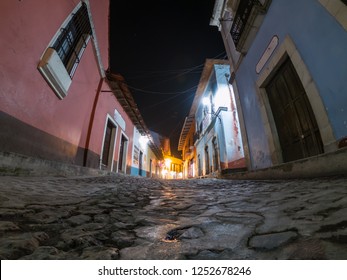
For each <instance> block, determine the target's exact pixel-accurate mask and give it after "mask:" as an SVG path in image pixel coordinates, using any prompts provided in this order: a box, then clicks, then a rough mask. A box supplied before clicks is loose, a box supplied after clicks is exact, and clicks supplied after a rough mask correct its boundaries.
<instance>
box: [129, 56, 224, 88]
mask: <svg viewBox="0 0 347 280" xmlns="http://www.w3.org/2000/svg"><path fill="white" fill-rule="evenodd" d="M221 57H223V58H224V57H225V52H224V51H223V52H221V53H220V54H218V55H216V56H215V57H213V59H218V58H221ZM204 65H205V63H202V64H199V65H197V66H193V67H190V68H186V69H181V70H183V71H182V72H179V74H175V76H173V77H170V78H168V79H166V80H161V81H159V82H156V83H152V84H150V85H148V86H146V87H145V88H143V89H141V88H137V87H134V86H132V85H129V84H127V85H128V87H129V88H130V89H133V90H135V91H137V92H143V93H148V94H163V95H166V94H173V95H174V94H176V95H177V94H181V93H185V92H188V91H190V90H191V88H190V89H187V90H184V91H181V92H158V91H150V90H146V88H149V87H152V86H154V85H158V84H162V83H165V82H168V81H171V80H174V79H177V78H179V77H181V76H184V75H187V74H191V73H192V72H193V71H196V70H199V71H197V72H194V74H198V73H201V71H202V69H203V67H204ZM153 71H155V70H153ZM167 71H174V70H167ZM177 71H180V70H177ZM155 72H158V73H162V72H165V71H155ZM129 80H132V78H131V77H130V78H129Z"/></svg>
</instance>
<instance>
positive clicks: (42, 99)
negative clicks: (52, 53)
mask: <svg viewBox="0 0 347 280" xmlns="http://www.w3.org/2000/svg"><path fill="white" fill-rule="evenodd" d="M79 2H80V1H77V0H60V1H56V0H32V1H13V0H1V1H0V38H1V40H0V49H1V56H0V109H1V111H2V112H3V113H1V114H2V115H1V116H2V118H3V119H0V123H1V122H2V124H3V123H4V122H5V121H6V120H7V119H11V121H12V122H13V123H15V124H16V129H18V138H22V139H24V138H25V137H26V135H21V134H20V133H21V132H22V134H24V133H27V132H28V129H29V128H30V129H32V131H34V130H35V132H36V133H37V132H38V131H39V133H37V135H41V134H42V135H45V136H46V135H47V139H48V140H47V139H46V140H45V141H46V142H45V143H42V146H44V145H48V147H45V148H46V150H47V151H50V150H52V149H64V147H58V146H57V147H54V146H52V147H50V146H49V145H50V144H51V143H53V142H54V141H56V142H59V141H63V142H64V143H68V144H67V146H69V151H62V152H66V153H69V155H68V157H72V158H73V157H74V153H75V154H77V153H78V152H79V151H78V150H79V149H80V148H85V145H86V142H87V135H88V131H89V124H90V120H91V118H90V115H91V112H92V110H93V105H94V101H95V98H96V96H97V92H98V86H99V82H100V79H101V77H100V74H99V70H98V62H97V59H96V56H95V52H94V50H93V45H92V41H91V40H90V41H89V43H88V45H87V48H86V49H85V51H84V53H83V56H82V59H81V62H80V64H79V65H78V67H77V71H76V72H75V75H74V77H73V79H72V84H71V86H70V88H69V90H68V95H67V97H65V98H64V99H63V100H60V99H59V98H58V97H57V96H56V95H55V93H54V92H53V91H52V89H51V88H50V87H49V85H48V84H47V82H46V81H45V80H44V78H43V77H42V76H41V74H40V72H39V71H38V70H37V65H38V63H39V61H40V58H41V56H42V54H43V53H44V51H45V49H46V48H47V47H48V46H49V44H50V42H51V40H52V39H53V37H54V35H55V34H56V32H57V31H58V30H59V28H60V27H61V25H62V23H63V22H64V21H65V19H66V18H67V16H68V15H69V14H70V13H71V12H72V10H73V9H74V8H75V7H76V5H77V4H78V3H79ZM89 2H90V7H91V12H92V19H93V23H94V27H95V31H96V38H97V42H98V47H99V50H100V54H101V59H102V63H103V67H104V69H107V68H108V60H109V53H108V52H109V43H108V39H109V23H108V21H109V0H90V1H89ZM101 89H102V90H104V89H106V90H109V88H108V86H107V85H106V84H105V82H103V85H102V88H101ZM114 109H117V110H118V111H119V112H120V113H121V114H122V116H123V118H124V119H125V121H126V123H127V124H126V127H127V128H126V132H125V134H126V135H127V137H129V138H132V134H133V124H132V123H131V121H130V119H129V118H128V116H127V115H126V114H125V113H124V110H123V109H122V108H121V106H120V104H119V103H118V101H117V100H116V98H115V97H114V96H113V95H111V93H103V92H101V93H100V96H99V99H98V104H97V107H96V111H95V112H96V114H95V117H94V120H93V128H92V134H91V138H90V141H89V150H91V151H92V152H94V153H96V154H100V152H101V147H102V139H103V133H104V127H105V121H106V114H107V113H108V114H110V115H111V116H113V115H114ZM3 116H6V117H3ZM8 116H10V117H8ZM4 119H6V120H5V121H4ZM13 120H15V121H13ZM6 125H7V127H8V128H9V129H11V127H12V126H13V125H12V123H10V124H6ZM23 127H25V129H24V128H23ZM119 133H120V129H119V130H118V133H117V144H119V143H118V142H119ZM28 134H30V132H29V133H28ZM9 135H12V136H7V135H6V133H5V132H0V142H1V141H2V143H5V141H11V139H7V138H6V137H13V135H14V132H12V134H11V133H9ZM37 137H38V138H39V136H37ZM50 138H52V139H50ZM4 139H5V140H4ZM57 139H58V140H57ZM28 141H29V140H28ZM130 141H131V139H129V148H128V151H130V152H131V148H130ZM22 142H23V141H22ZM20 143H21V142H20V141H19V142H18V144H17V145H18V146H19V145H20ZM54 143H55V142H54ZM0 146H1V145H0ZM33 146H35V145H33ZM38 146H40V145H36V146H35V149H36V150H35V149H34V150H35V151H36V153H38V154H39V152H40V151H38V150H37V149H38ZM71 147H75V148H72V149H71ZM24 149H25V148H23V147H21V149H20V151H21V152H22V151H23V150H24ZM118 150H119V149H118V147H116V156H117V155H118ZM130 157H131V156H130Z"/></svg>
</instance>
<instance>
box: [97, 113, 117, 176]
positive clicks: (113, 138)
mask: <svg viewBox="0 0 347 280" xmlns="http://www.w3.org/2000/svg"><path fill="white" fill-rule="evenodd" d="M109 121H110V122H111V123H112V124H113V125H114V128H115V131H114V133H113V132H112V135H111V143H110V151H109V155H111V157H109V158H108V164H109V163H110V162H111V165H110V166H109V165H107V170H109V171H113V163H114V154H115V150H116V149H115V147H116V142H117V132H118V125H117V123H116V122H115V121H114V120H113V118H112V117H111V116H110V115H109V114H107V115H106V121H105V125H104V133H103V137H102V143H101V153H100V169H102V155H103V152H104V145H105V136H106V129H107V123H108V122H109ZM111 149H112V151H111Z"/></svg>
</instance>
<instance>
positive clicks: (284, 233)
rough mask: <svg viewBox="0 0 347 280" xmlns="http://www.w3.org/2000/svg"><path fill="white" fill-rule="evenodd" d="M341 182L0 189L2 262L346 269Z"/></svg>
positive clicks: (50, 182) (157, 182) (111, 182)
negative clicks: (247, 262) (291, 263)
mask: <svg viewBox="0 0 347 280" xmlns="http://www.w3.org/2000/svg"><path fill="white" fill-rule="evenodd" d="M346 184H347V181H346V178H344V177H330V178H322V179H307V180H291V181H286V180H271V181H264V180H263V181H241V180H240V181H235V180H222V179H192V180H161V179H150V178H141V177H134V176H128V175H120V174H115V175H110V176H94V177H88V176H83V177H53V176H52V177H15V176H12V177H11V176H3V177H1V181H0V258H1V259H12V260H13V259H40V260H42V259H55V260H59V259H67V260H69V259H93V260H98V259H102V260H107V259H121V260H131V259H142V260H177V259H181V260H185V259H209V260H212V259H224V260H225V259H240V260H243V259H254V260H257V259H263V260H266V259H271V260H275V259H300V260H303V259H346V258H347V242H346V238H347V188H346Z"/></svg>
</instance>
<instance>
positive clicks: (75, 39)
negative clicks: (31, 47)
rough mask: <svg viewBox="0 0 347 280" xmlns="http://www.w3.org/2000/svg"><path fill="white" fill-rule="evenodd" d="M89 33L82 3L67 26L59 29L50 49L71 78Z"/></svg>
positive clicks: (84, 6)
mask: <svg viewBox="0 0 347 280" xmlns="http://www.w3.org/2000/svg"><path fill="white" fill-rule="evenodd" d="M91 32H92V30H91V27H90V22H89V17H88V10H87V6H86V4H85V3H83V4H82V6H81V8H79V10H78V11H77V12H76V13H75V14H74V15H73V17H72V19H71V20H70V22H69V23H68V24H67V26H66V27H63V28H61V33H60V35H59V37H58V39H57V40H56V41H55V43H54V44H53V47H52V48H53V49H55V50H56V52H57V53H58V55H59V57H60V59H61V61H62V62H63V64H64V66H65V68H66V70H67V72H68V73H69V75H70V77H71V78H72V76H73V74H74V73H75V70H76V67H77V65H78V63H79V62H80V58H81V56H82V53H83V50H84V49H85V48H86V46H87V42H88V39H89V35H91Z"/></svg>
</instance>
